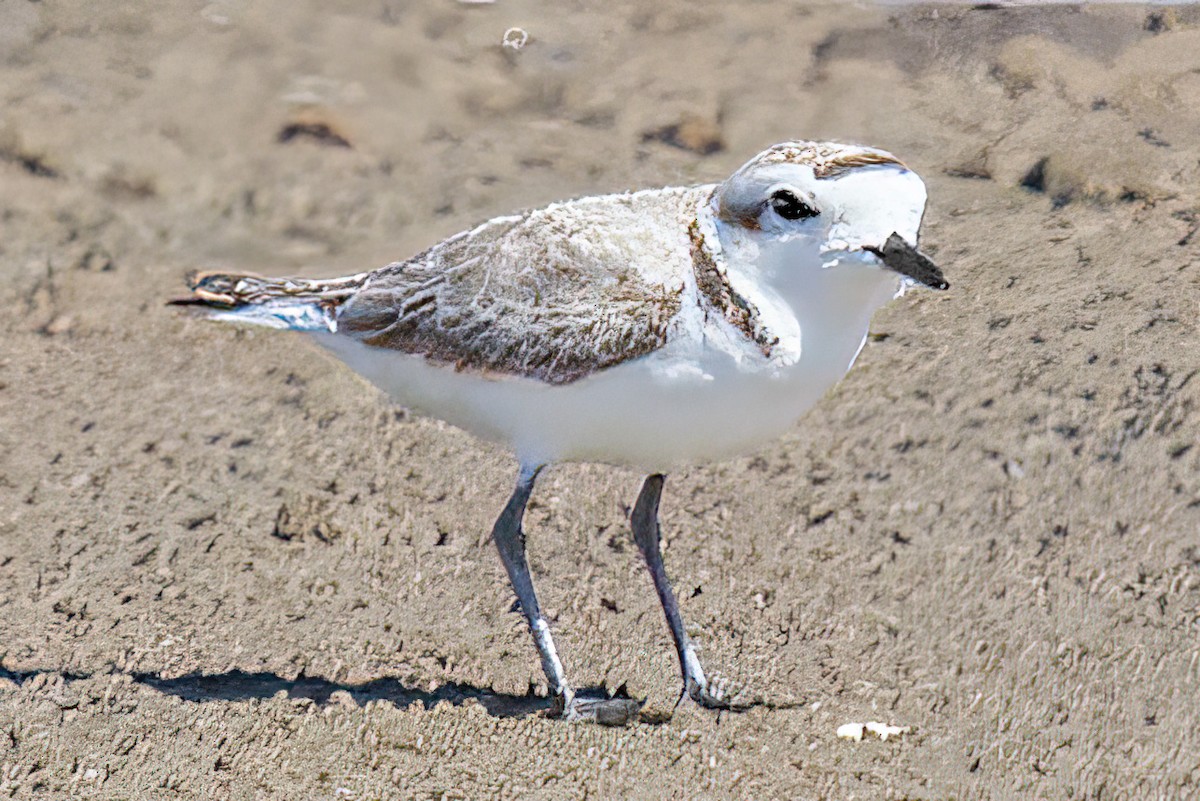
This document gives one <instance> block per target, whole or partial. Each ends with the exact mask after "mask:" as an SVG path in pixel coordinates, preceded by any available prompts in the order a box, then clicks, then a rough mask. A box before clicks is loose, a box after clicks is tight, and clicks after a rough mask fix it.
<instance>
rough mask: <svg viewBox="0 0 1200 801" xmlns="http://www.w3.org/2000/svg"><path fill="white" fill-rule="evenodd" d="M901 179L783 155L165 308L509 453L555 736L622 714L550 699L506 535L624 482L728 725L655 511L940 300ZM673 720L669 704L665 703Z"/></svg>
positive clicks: (767, 154)
mask: <svg viewBox="0 0 1200 801" xmlns="http://www.w3.org/2000/svg"><path fill="white" fill-rule="evenodd" d="M925 204H926V190H925V185H924V183H923V182H922V180H921V178H920V177H919V176H918V175H917V174H916V173H915V172H914V171H913V170H911V169H909V168H908V167H907V166H906V165H905V164H904V163H903V162H901V161H900V160H899V159H898V158H897V157H895V156H894V155H892V154H891V153H889V152H887V151H885V150H880V149H877V148H873V147H866V146H861V145H854V144H840V143H836V142H811V141H799V140H797V141H788V142H783V143H780V144H777V145H773V146H771V147H769V148H767V149H766V150H764V151H762V152H761V153H759V154H757V155H756V156H754V157H753V158H751V159H750V160H749V161H747V162H746V163H745V164H744V165H742V166H741V167H740V168H739V169H738V170H736V171H735V172H734V173H733V174H732V175H731V176H730V177H728V178H727V179H726V180H724V181H722V182H721V183H710V184H701V185H695V186H684V187H668V188H663V189H649V190H640V191H631V192H625V193H619V194H607V195H598V196H590V197H581V198H576V199H573V200H568V201H564V202H560V203H553V204H551V205H548V206H545V207H543V208H539V209H536V210H532V211H524V212H521V213H518V214H513V215H509V216H503V217H497V218H494V219H491V220H488V221H487V222H484V223H483V224H481V225H478V226H477V227H474V228H471V229H469V230H466V231H463V232H461V233H459V234H457V235H454V236H451V237H450V238H448V239H446V240H445V241H443V242H440V243H438V244H435V245H433V246H432V247H430V248H429V249H427V250H425V251H424V252H422V253H419V254H418V255H416V256H413V257H412V258H409V259H407V260H404V261H397V262H394V263H391V264H388V265H386V266H384V267H381V268H379V269H376V270H373V271H369V272H362V273H358V274H355V275H350V276H345V277H340V278H332V279H325V280H316V279H307V278H265V277H261V276H258V275H254V274H249V273H227V272H200V273H194V274H192V275H190V276H189V278H188V285H189V288H190V290H191V294H190V295H188V296H187V297H185V298H181V299H178V300H176V301H174V302H176V303H181V304H184V305H188V306H192V307H194V308H196V309H197V310H198V311H200V312H202V313H203V314H204V315H205V316H207V317H210V318H212V319H215V320H220V321H232V322H243V323H251V324H258V325H264V326H268V327H272V328H278V329H290V330H297V331H303V332H307V333H308V334H309V335H311V336H312V337H313V338H314V339H315V340H316V341H317V342H318V343H319V344H320V345H321V346H323V347H325V348H327V349H328V350H329V351H331V352H332V353H333V354H335V355H336V356H337V357H339V358H340V359H342V360H343V361H344V362H345V363H346V364H347V365H349V366H350V367H351V368H352V369H353V370H355V371H356V372H358V373H359V374H361V375H362V376H364V377H365V378H367V379H368V380H369V381H370V382H372V383H373V384H375V385H376V386H378V387H379V388H381V389H382V390H383V391H384V392H386V393H387V394H388V395H389V396H390V397H391V398H392V399H394V400H395V401H396V402H398V403H399V404H401V405H403V406H404V407H407V408H409V409H411V410H414V411H417V412H419V413H423V414H425V415H428V416H431V417H433V418H436V419H440V420H443V421H445V422H448V423H450V424H452V425H454V426H457V427H459V428H461V429H464V430H466V431H468V432H470V433H472V434H474V435H476V436H477V437H480V438H482V439H485V440H489V441H492V442H497V443H500V444H502V445H504V446H507V447H508V448H509V449H511V451H512V452H513V454H514V455H515V457H516V461H517V464H518V470H517V478H516V483H515V486H514V488H513V491H512V494H511V496H510V497H509V499H508V502H507V503H506V504H505V506H504V507H503V510H502V511H501V512H500V514H499V516H498V518H497V519H496V521H495V524H494V526H493V528H492V539H493V540H494V542H495V544H496V547H497V550H498V551H499V554H500V559H501V561H502V563H503V565H504V568H505V570H506V572H507V574H508V577H509V580H510V583H511V585H512V589H513V591H514V592H515V594H516V597H517V601H518V604H519V607H520V610H521V612H522V613H523V615H524V618H525V622H526V623H527V625H528V628H529V631H530V633H531V635H532V637H533V640H534V644H535V646H536V648H537V651H538V654H539V656H540V660H541V666H542V669H543V671H544V672H545V675H546V680H547V687H548V694H549V695H550V696H551V698H552V701H551V708H550V713H551V714H552V715H556V716H558V717H561V718H563V719H566V720H593V721H598V722H601V723H614V722H616V723H620V722H624V721H626V720H629V719H631V717H632V716H633V715H634V714H635V712H636V708H637V706H638V703H637V702H636V701H634V700H632V699H623V698H585V697H583V696H582V695H580V694H578V693H576V691H575V689H574V685H572V683H571V682H570V681H569V680H568V678H567V675H566V672H565V670H564V668H563V663H562V660H561V659H560V657H559V654H558V650H557V649H556V647H555V644H554V638H553V636H552V633H551V630H550V626H549V624H548V623H547V621H546V619H545V617H544V615H543V613H542V611H541V610H542V606H541V603H540V602H539V599H538V595H537V592H536V591H535V588H534V583H533V579H532V577H531V575H530V570H529V562H528V558H527V555H526V536H525V531H524V528H523V526H522V520H523V517H524V513H525V508H526V505H527V503H528V501H529V499H530V496H531V493H532V492H533V490H534V485H535V482H536V481H537V478H538V475H539V473H541V471H542V470H543V469H544V468H545V467H546V466H547V465H550V464H553V463H558V462H572V461H576V462H577V461H588V462H601V463H607V464H612V465H617V466H625V467H632V468H635V469H638V470H640V471H642V472H643V473H644V474H645V475H646V477H645V479H644V481H643V483H642V487H641V490H640V492H639V494H638V497H637V500H636V502H635V504H634V506H633V508H632V511H631V513H630V527H631V529H632V534H633V539H634V541H635V543H636V544H637V547H638V550H639V551H640V552H641V555H642V557H643V560H644V562H645V564H646V567H647V569H648V572H649V574H650V578H651V581H652V583H653V585H654V589H655V591H656V593H657V595H658V599H659V601H660V603H661V606H662V609H663V614H664V616H665V618H666V622H667V626H668V628H669V629H670V633H671V635H672V639H673V640H674V645H675V650H676V653H677V656H678V660H679V670H680V674H681V677H682V682H681V688H680V695H679V700H680V701H682V700H683V699H684V698H685V697H688V698H691V699H692V700H693V701H695V702H696V703H698V704H699V705H701V706H703V707H708V708H711V709H717V710H728V709H736V708H738V704H737V702H736V701H735V700H734V698H733V697H732V696H731V695H730V694H729V693H726V692H724V690H723V688H722V687H720V686H717V685H718V684H719V683H717V682H710V680H709V679H708V678H707V677H706V674H705V671H704V668H703V667H702V666H701V664H700V660H699V658H698V656H697V652H696V648H695V647H694V645H693V643H692V641H691V639H690V637H689V635H688V632H687V628H686V626H685V624H684V622H683V619H682V617H681V615H680V610H679V604H678V601H677V597H676V595H675V592H674V590H673V588H672V586H671V582H670V580H669V578H668V575H667V571H666V568H665V566H664V564H663V558H662V552H661V547H660V538H661V533H660V528H659V521H658V508H659V502H660V499H661V496H662V492H663V487H664V480H665V475H666V473H667V472H669V471H670V470H672V469H676V468H678V467H679V466H681V465H686V464H693V463H697V462H702V461H708V460H714V459H722V458H726V457H730V456H733V455H736V454H739V453H744V452H746V451H749V450H753V449H754V448H755V447H758V446H761V445H763V444H765V443H767V442H769V441H771V440H773V439H775V438H777V437H779V436H780V435H781V434H783V433H785V432H787V431H788V430H789V429H791V428H792V427H793V426H795V425H796V424H797V421H799V420H800V419H801V417H802V416H803V414H804V413H805V412H806V411H807V410H808V409H809V408H810V407H811V406H813V405H814V404H815V403H816V402H817V401H818V400H819V399H820V398H821V397H822V396H823V395H824V394H825V393H826V392H827V391H828V390H829V389H830V387H832V386H833V385H834V384H836V383H837V381H838V380H840V379H841V378H842V376H843V375H844V374H845V373H846V372H847V371H848V370H849V369H850V368H851V366H852V365H853V363H854V361H855V359H856V358H857V356H858V354H859V352H860V351H861V349H862V347H863V345H864V343H865V342H866V338H867V333H868V325H869V323H870V319H871V316H872V314H873V312H875V311H876V310H877V309H879V308H880V307H882V306H883V305H884V304H886V303H887V302H888V301H889V300H891V299H893V298H894V297H897V296H898V295H900V294H903V293H904V292H905V291H907V290H908V289H910V288H918V287H924V288H929V289H933V290H945V289H947V288H948V286H949V284H948V283H947V282H946V280H945V277H944V275H943V273H942V270H941V269H940V268H939V267H938V266H937V265H936V264H935V263H934V262H933V260H932V259H930V258H929V257H928V256H927V255H926V254H924V253H923V252H921V251H920V250H919V249H918V234H919V230H920V227H921V221H922V217H923V215H924V210H925ZM677 703H678V702H677Z"/></svg>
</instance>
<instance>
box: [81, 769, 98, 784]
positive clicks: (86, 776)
mask: <svg viewBox="0 0 1200 801" xmlns="http://www.w3.org/2000/svg"><path fill="white" fill-rule="evenodd" d="M98 778H100V771H98V770H96V769H95V768H88V769H87V770H85V771H84V772H83V780H84V781H85V782H90V781H92V780H93V779H98Z"/></svg>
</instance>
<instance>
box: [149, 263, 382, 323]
mask: <svg viewBox="0 0 1200 801" xmlns="http://www.w3.org/2000/svg"><path fill="white" fill-rule="evenodd" d="M365 280H366V274H365V273H363V274H360V275H351V276H347V277H345V278H331V279H328V280H312V279H307V278H263V277H262V276H258V275H249V274H240V273H216V272H202V273H192V274H191V275H189V276H188V288H189V289H191V290H192V294H191V295H190V296H189V297H186V298H180V299H178V300H173V301H171V303H172V304H174V305H178V306H190V307H193V308H195V309H197V310H198V311H200V312H201V313H202V314H204V315H205V316H206V317H208V318H210V319H214V320H233V321H240V322H245V323H255V324H257V325H265V326H269V327H271V328H291V329H296V330H300V331H336V330H337V314H336V312H337V309H338V307H339V306H341V305H342V304H343V303H345V302H346V300H347V299H349V298H350V296H352V295H353V294H354V293H355V292H357V291H358V290H359V289H360V288H361V287H362V285H363V282H364V281H365Z"/></svg>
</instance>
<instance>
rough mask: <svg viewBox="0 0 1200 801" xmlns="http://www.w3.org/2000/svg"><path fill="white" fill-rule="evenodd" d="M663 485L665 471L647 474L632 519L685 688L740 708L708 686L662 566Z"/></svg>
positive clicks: (715, 705)
mask: <svg viewBox="0 0 1200 801" xmlns="http://www.w3.org/2000/svg"><path fill="white" fill-rule="evenodd" d="M662 488H663V476H662V474H660V473H655V474H654V475H650V476H647V477H646V481H645V483H643V484H642V491H641V492H640V493H638V499H637V503H636V504H635V505H634V507H633V514H632V516H631V517H630V521H629V522H630V526H631V528H632V529H633V539H634V541H635V542H636V543H637V546H638V550H640V551H641V552H642V558H643V559H644V560H645V561H646V567H647V569H649V571H650V578H652V579H653V580H654V589H655V590H656V591H657V592H658V600H659V603H661V604H662V608H663V614H664V615H666V617H667V625H668V626H670V627H671V636H672V637H673V638H674V639H675V650H676V651H677V652H678V654H679V668H680V670H681V671H682V673H683V691H684V692H685V693H687V694H688V695H689V696H691V698H692V700H693V701H695V702H696V703H698V704H700V705H701V706H705V707H708V708H709V709H739V708H741V707H740V706H739V705H737V704H734V703H733V702H732V701H731V700H730V699H729V698H728V697H726V695H725V694H724V693H723V692H721V691H720V690H718V689H716V688H713V687H710V686H709V683H708V679H706V678H705V676H704V668H702V667H700V660H699V659H698V658H697V657H696V649H695V647H694V646H693V645H692V640H691V638H690V637H688V633H687V629H686V628H684V625H683V618H682V617H681V616H680V614H679V602H678V601H677V600H676V599H675V592H674V590H672V589H671V582H670V580H669V579H668V578H667V570H666V567H664V566H663V559H662V550H661V549H660V547H659V540H660V535H659V528H658V501H659V498H661V497H662Z"/></svg>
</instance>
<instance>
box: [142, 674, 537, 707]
mask: <svg viewBox="0 0 1200 801" xmlns="http://www.w3.org/2000/svg"><path fill="white" fill-rule="evenodd" d="M132 675H133V680H134V681H135V682H137V683H138V684H144V685H146V686H147V687H153V688H154V689H156V690H158V691H159V692H163V693H168V694H170V695H175V696H178V697H180V698H182V699H184V700H186V701H245V700H248V699H251V698H263V699H265V698H271V697H272V696H274V695H275V694H276V693H278V692H279V691H280V690H282V691H284V692H286V693H287V695H288V697H289V698H308V699H310V700H311V701H313V702H314V703H316V704H319V705H322V706H324V705H325V704H327V703H329V698H330V696H332V695H333V694H334V693H335V692H337V691H338V690H344V691H345V692H347V693H349V695H350V697H351V698H353V699H354V701H355V703H357V704H358V705H359V706H362V705H364V704H366V703H367V702H369V701H388V702H390V703H392V704H394V705H395V706H397V707H406V706H409V705H410V704H413V703H419V704H421V705H422V706H423V707H425V708H426V709H430V708H432V707H433V706H434V705H435V704H437V703H439V702H440V701H449V702H450V703H452V704H454V705H455V706H458V705H460V704H462V703H464V702H466V701H470V700H474V701H478V702H479V704H480V705H481V706H482V707H483V708H484V709H486V710H487V712H488V714H489V715H492V716H494V717H501V718H519V717H525V716H526V715H531V714H533V713H535V712H541V711H544V710H548V709H549V708H550V700H549V699H548V698H543V697H541V696H537V695H534V694H533V693H532V692H530V693H528V694H526V695H510V694H506V693H496V692H492V691H490V690H483V689H480V688H478V687H472V686H470V685H467V684H444V685H442V686H441V687H439V688H437V689H436V690H434V691H432V692H428V691H425V690H418V689H414V688H412V687H409V686H407V685H405V684H403V683H401V682H400V681H399V680H397V679H390V678H384V679H373V680H371V681H368V682H364V683H362V684H340V683H338V682H335V681H329V680H328V679H322V678H319V677H317V676H305V675H303V674H302V675H300V676H298V677H296V678H295V679H291V680H289V679H285V678H283V677H282V676H277V675H275V674H274V673H246V672H244V671H241V670H231V671H229V672H227V673H217V674H209V675H205V674H191V675H187V676H180V677H179V678H175V679H164V678H160V677H158V676H155V675H154V674H151V673H134V674H132Z"/></svg>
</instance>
